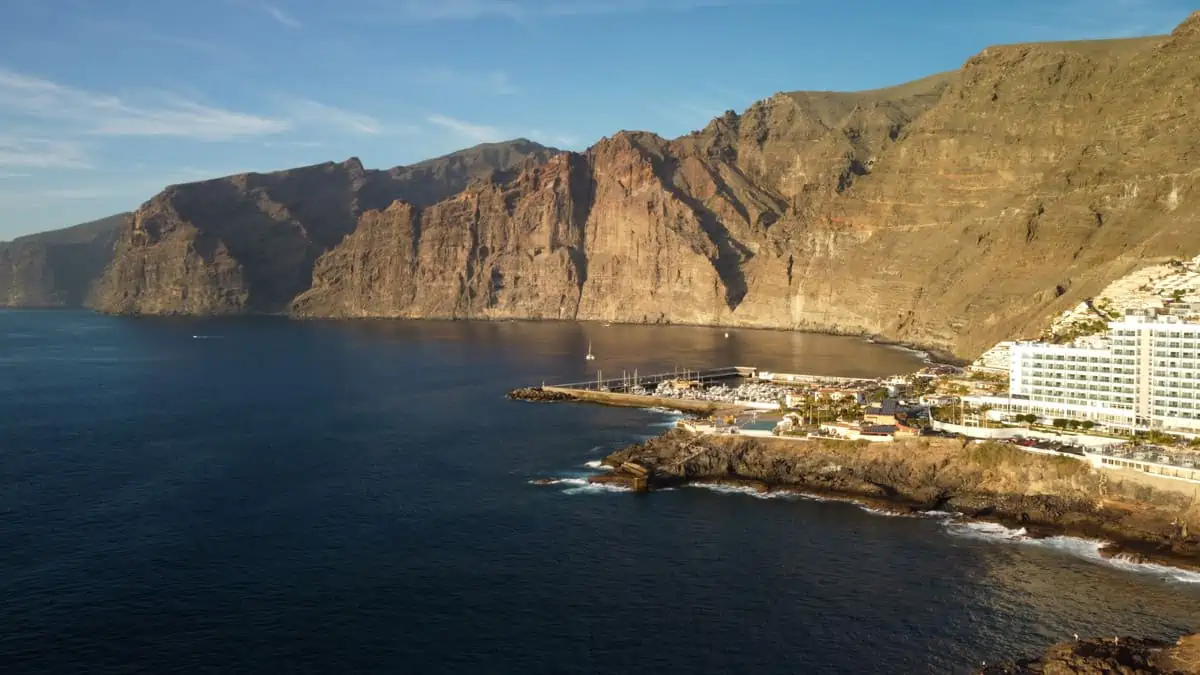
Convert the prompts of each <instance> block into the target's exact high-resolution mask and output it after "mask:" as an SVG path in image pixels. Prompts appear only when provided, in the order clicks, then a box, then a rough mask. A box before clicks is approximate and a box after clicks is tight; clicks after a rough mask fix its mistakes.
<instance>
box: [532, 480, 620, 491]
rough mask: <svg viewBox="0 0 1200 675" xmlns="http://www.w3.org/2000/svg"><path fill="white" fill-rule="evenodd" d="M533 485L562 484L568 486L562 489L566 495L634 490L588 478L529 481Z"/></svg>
mask: <svg viewBox="0 0 1200 675" xmlns="http://www.w3.org/2000/svg"><path fill="white" fill-rule="evenodd" d="M529 482H530V483H531V484H533V485H562V486H566V488H565V489H564V490H563V491H562V492H563V494H566V495H580V494H600V493H601V492H632V490H630V489H629V488H627V487H623V486H621V485H605V484H603V483H589V482H588V479H586V478H555V479H553V480H548V481H542V482H539V481H529Z"/></svg>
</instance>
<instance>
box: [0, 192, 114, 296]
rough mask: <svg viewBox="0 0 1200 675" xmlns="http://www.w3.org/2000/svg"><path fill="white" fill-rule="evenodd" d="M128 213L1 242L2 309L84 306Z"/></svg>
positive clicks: (0, 282) (0, 289)
mask: <svg viewBox="0 0 1200 675" xmlns="http://www.w3.org/2000/svg"><path fill="white" fill-rule="evenodd" d="M131 215H132V214H129V213H120V214H117V215H115V216H109V217H108V218H102V219H100V220H96V221H92V222H89V223H83V224H82V225H76V226H74V227H68V228H65V229H62V230H54V231H52V232H43V233H41V234H35V235H30V236H27V237H20V238H18V239H15V240H13V241H11V242H0V307H82V306H83V303H84V301H85V300H86V299H87V295H88V293H89V292H90V290H91V288H92V286H93V284H95V283H96V281H97V280H98V279H99V278H100V276H101V274H103V272H104V268H105V266H106V265H108V263H109V261H110V260H111V259H112V251H113V243H114V241H115V240H116V238H117V233H118V232H119V230H120V228H121V227H122V226H123V225H125V224H126V223H127V222H128V220H129V218H130V216H131Z"/></svg>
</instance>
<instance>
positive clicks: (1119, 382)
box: [966, 314, 1200, 434]
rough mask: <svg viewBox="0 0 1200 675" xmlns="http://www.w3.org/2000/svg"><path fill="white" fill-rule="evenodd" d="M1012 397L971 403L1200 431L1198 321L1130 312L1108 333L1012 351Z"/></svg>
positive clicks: (1012, 348) (1017, 347)
mask: <svg viewBox="0 0 1200 675" xmlns="http://www.w3.org/2000/svg"><path fill="white" fill-rule="evenodd" d="M1009 352H1010V358H1011V362H1010V371H1009V395H1008V396H1007V397H1004V396H972V397H967V399H966V400H967V401H968V402H970V403H972V404H975V405H988V406H991V407H992V408H995V409H998V410H1002V411H1006V412H1009V413H1012V414H1019V413H1035V414H1038V415H1041V416H1044V417H1051V418H1054V417H1061V418H1066V419H1076V420H1091V421H1093V422H1096V423H1098V424H1104V425H1106V426H1110V427H1116V428H1124V429H1130V430H1149V429H1159V430H1163V431H1172V432H1179V433H1188V434H1195V433H1200V323H1194V322H1190V321H1188V320H1187V318H1185V317H1180V316H1174V315H1158V314H1155V315H1150V316H1137V315H1130V316H1126V317H1125V318H1124V319H1123V320H1120V321H1113V322H1110V323H1109V324H1108V333H1107V335H1105V336H1096V337H1092V338H1084V339H1082V340H1078V341H1076V342H1075V343H1073V344H1071V345H1053V344H1047V343H1042V342H1018V343H1014V344H1013V345H1011V346H1010V348H1009Z"/></svg>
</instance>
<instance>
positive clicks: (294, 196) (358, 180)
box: [93, 140, 557, 314]
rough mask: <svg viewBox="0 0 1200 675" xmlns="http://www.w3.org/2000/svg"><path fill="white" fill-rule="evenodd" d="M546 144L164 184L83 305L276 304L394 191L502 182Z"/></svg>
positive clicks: (435, 193) (153, 309) (128, 308)
mask: <svg viewBox="0 0 1200 675" xmlns="http://www.w3.org/2000/svg"><path fill="white" fill-rule="evenodd" d="M555 152H557V151H555V150H553V149H550V148H545V147H543V146H540V145H538V144H536V143H532V142H530V141H526V140H517V141H510V142H508V143H497V144H485V145H480V146H476V147H474V148H470V149H468V150H463V151H461V152H457V153H454V154H452V155H447V156H445V157H439V158H437V159H434V160H429V161H427V162H422V163H420V164H415V165H413V166H409V167H397V168H394V169H391V170H389V171H370V170H366V169H364V168H363V166H362V163H361V162H360V161H359V160H358V159H356V158H351V159H348V160H346V161H345V162H342V163H340V164H337V163H333V162H327V163H325V164H318V165H315V166H307V167H302V168H298V169H292V170H289V171H279V172H276V173H269V174H257V173H250V174H239V175H236V176H230V177H228V178H219V179H215V180H209V181H203V182H199V183H189V184H186V185H173V186H171V187H168V188H167V189H166V190H164V191H163V192H161V193H159V194H158V195H157V196H155V197H154V198H153V199H151V200H150V201H148V202H146V203H145V204H143V205H142V207H141V208H140V209H138V210H137V212H136V213H135V214H134V217H133V219H132V221H131V222H130V224H129V226H128V227H126V228H125V229H124V230H123V231H122V233H121V236H120V238H119V239H118V241H117V245H116V252H115V256H114V258H113V260H112V263H111V264H110V265H109V267H108V270H107V273H106V274H105V276H104V278H103V280H102V282H101V283H100V284H99V287H98V289H97V292H96V294H95V296H94V299H93V300H94V302H93V306H95V307H96V308H98V309H101V310H103V311H108V312H116V313H126V314H236V313H244V312H255V313H277V312H283V311H286V310H288V308H289V307H290V305H291V303H292V301H293V299H294V298H295V297H296V296H297V295H299V294H300V293H302V292H303V291H304V290H306V289H307V288H308V287H309V285H310V282H311V277H312V269H313V263H314V262H315V261H316V259H317V258H318V256H320V255H321V254H322V253H324V252H326V251H328V250H330V249H332V248H334V247H335V246H337V245H338V244H339V243H340V242H341V241H342V238H343V237H345V236H346V235H347V234H349V233H350V232H352V231H354V229H355V228H356V227H357V226H358V221H359V218H360V217H361V216H363V214H364V213H368V212H372V211H374V210H378V209H384V208H386V207H387V206H388V205H389V204H391V203H392V202H393V201H394V200H397V199H402V200H406V201H407V202H409V203H412V204H415V205H418V206H430V205H432V204H434V203H436V202H438V201H440V200H442V199H445V198H446V197H449V196H450V195H453V194H455V193H457V192H460V191H461V190H463V189H464V188H466V187H467V186H468V184H470V183H471V182H472V181H478V180H485V181H503V180H507V179H510V178H512V177H513V176H515V175H516V174H517V173H519V171H520V169H522V168H523V167H524V166H525V165H526V163H537V162H539V161H544V160H545V159H547V158H549V157H550V156H551V155H552V154H554V153H555Z"/></svg>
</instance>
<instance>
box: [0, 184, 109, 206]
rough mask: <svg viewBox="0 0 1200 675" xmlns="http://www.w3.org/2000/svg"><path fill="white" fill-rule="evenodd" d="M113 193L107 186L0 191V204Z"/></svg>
mask: <svg viewBox="0 0 1200 675" xmlns="http://www.w3.org/2000/svg"><path fill="white" fill-rule="evenodd" d="M112 194H115V193H114V191H113V190H111V189H109V188H107V187H76V188H46V189H42V190H21V191H20V192H0V204H39V203H44V202H53V201H56V200H87V199H99V198H101V197H108V196H110V195H112Z"/></svg>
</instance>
